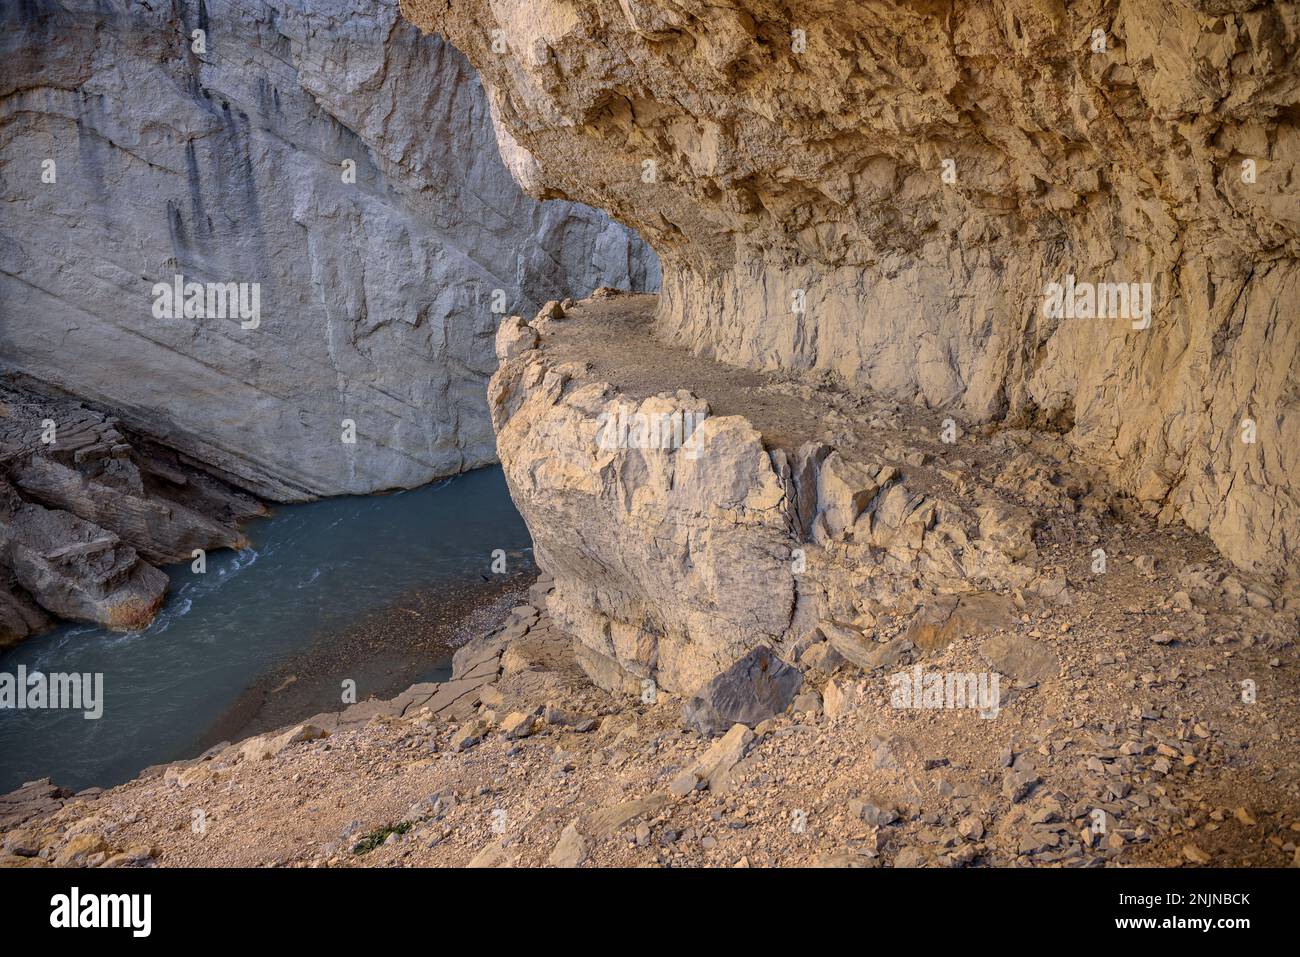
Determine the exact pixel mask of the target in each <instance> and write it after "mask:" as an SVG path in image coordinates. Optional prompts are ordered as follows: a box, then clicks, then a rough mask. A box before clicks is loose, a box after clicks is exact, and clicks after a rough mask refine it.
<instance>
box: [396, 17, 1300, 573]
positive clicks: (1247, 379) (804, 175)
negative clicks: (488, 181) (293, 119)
mask: <svg viewBox="0 0 1300 957" xmlns="http://www.w3.org/2000/svg"><path fill="white" fill-rule="evenodd" d="M403 10H404V12H405V14H406V15H407V16H408V17H409V18H411V19H412V20H413V21H414V22H415V23H416V24H418V25H419V26H420V27H422V28H423V29H425V30H426V31H429V32H436V33H439V34H441V35H443V36H445V37H447V38H448V39H449V40H450V41H451V42H452V43H454V44H455V45H456V46H457V48H458V49H460V50H462V51H464V52H465V54H466V55H467V57H468V58H469V60H470V61H471V62H472V63H473V64H474V65H475V66H476V67H477V68H478V70H479V71H480V73H481V75H482V77H483V79H484V82H485V84H486V85H487V87H488V91H489V96H490V97H491V99H492V103H493V110H492V115H493V118H494V120H495V121H496V122H497V123H498V124H499V125H500V126H501V127H503V128H504V129H503V131H502V133H501V137H502V139H503V140H506V141H508V142H509V143H510V147H511V148H510V152H511V155H512V157H513V159H512V161H511V168H512V170H516V171H520V172H521V173H522V177H521V182H523V183H524V184H525V185H526V186H527V188H528V189H529V190H530V191H531V192H533V194H534V195H537V196H544V197H562V198H568V199H572V200H577V201H580V202H584V203H589V204H592V205H596V206H599V207H601V208H604V209H608V210H610V211H611V212H612V213H614V214H615V215H616V216H618V218H619V219H621V220H622V221H624V222H627V223H628V224H630V225H632V226H634V227H636V228H637V229H638V230H639V231H640V233H641V235H642V236H644V237H646V239H647V240H648V241H650V243H651V244H652V245H653V246H654V247H655V249H656V251H657V252H658V253H659V255H660V257H661V262H662V265H663V270H664V280H663V295H662V296H661V298H660V302H659V306H658V311H657V315H656V319H655V326H654V329H655V332H656V334H657V335H658V336H660V337H661V338H663V339H665V340H667V341H670V342H674V343H679V344H682V345H685V346H688V347H689V348H690V349H691V350H693V352H694V353H695V354H697V355H700V356H707V357H713V358H716V359H720V360H723V361H725V362H728V363H734V364H738V365H742V366H748V367H751V368H754V369H762V370H792V371H795V372H807V373H816V374H818V375H822V374H830V376H831V377H832V379H834V380H836V381H841V382H844V383H846V384H848V385H849V386H860V387H865V388H868V389H872V390H876V391H878V392H880V393H884V394H886V395H888V396H891V397H894V398H895V399H898V400H902V401H905V402H908V403H916V404H918V405H921V406H925V407H929V408H932V409H941V410H950V411H951V413H952V414H953V415H954V416H956V417H957V418H959V419H961V420H962V421H963V423H964V424H965V425H967V426H969V425H971V424H983V423H990V422H1000V423H1003V424H1009V425H1024V426H1028V427H1031V428H1035V429H1045V430H1050V431H1052V432H1058V433H1061V434H1062V435H1063V437H1064V439H1065V440H1066V441H1067V442H1068V443H1069V444H1070V445H1071V446H1073V447H1074V448H1075V449H1077V450H1078V451H1079V452H1080V453H1082V455H1083V456H1084V457H1085V458H1086V459H1087V460H1089V461H1090V462H1092V463H1094V464H1096V465H1098V466H1100V467H1101V468H1102V469H1104V470H1105V472H1106V474H1107V475H1108V476H1109V477H1110V480H1111V481H1112V482H1114V483H1115V484H1116V485H1117V486H1118V487H1120V488H1121V489H1123V490H1124V491H1126V492H1127V493H1129V494H1130V495H1132V496H1133V497H1135V498H1136V499H1137V500H1138V501H1139V502H1140V503H1141V506H1142V507H1143V508H1144V509H1145V510H1146V512H1147V513H1148V514H1149V515H1151V516H1154V517H1158V518H1159V519H1160V520H1161V521H1163V522H1169V521H1175V520H1182V521H1184V522H1186V523H1187V524H1188V525H1189V526H1190V527H1191V528H1193V529H1195V530H1198V531H1204V532H1206V533H1208V534H1209V535H1210V537H1211V538H1212V539H1213V541H1214V542H1215V544H1216V545H1217V546H1218V548H1219V549H1221V551H1222V552H1223V553H1224V554H1225V555H1226V556H1228V557H1229V558H1231V559H1232V560H1233V561H1234V562H1236V563H1237V564H1238V565H1239V566H1241V567H1243V568H1245V569H1248V570H1251V571H1253V572H1258V573H1263V574H1266V575H1275V576H1284V575H1286V574H1287V573H1293V572H1294V570H1295V568H1296V567H1297V565H1298V564H1300V563H1298V561H1297V558H1298V555H1297V552H1298V551H1300V493H1297V484H1298V483H1297V479H1300V442H1297V437H1298V434H1300V308H1298V307H1297V305H1296V303H1297V301H1298V300H1300V266H1298V265H1297V262H1298V260H1297V257H1298V256H1300V195H1298V193H1297V183H1298V181H1300V131H1298V130H1297V118H1298V117H1300V109H1298V108H1300V13H1298V12H1297V7H1296V6H1295V5H1294V4H1288V3H1258V2H1251V0H1135V2H1128V0H1089V2H1078V3H1066V2H1060V0H1058V2H1042V0H1002V2H996V3H986V2H982V0H979V2H956V3H944V4H937V3H932V2H920V0H917V2H892V0H890V2H884V0H879V2H862V3H849V4H846V3H839V2H822V0H807V2H802V0H794V2H783V3H777V2H770V0H737V2H728V3H723V4H714V3H707V4H706V3H703V2H698V0H673V2H667V3H648V2H643V0H583V2H570V0H456V2H450V3H434V2H428V0H404V2H403ZM1071 277H1073V278H1071ZM1053 283H1056V284H1060V285H1061V286H1065V287H1066V288H1068V289H1070V290H1071V301H1070V302H1069V303H1064V304H1063V307H1062V308H1061V309H1053V308H1052V303H1051V302H1050V296H1051V295H1052V293H1053V287H1052V285H1051V284H1053ZM1106 284H1123V287H1122V288H1121V287H1119V286H1113V285H1112V286H1107V285H1106ZM1076 293H1077V295H1076ZM1121 295H1123V296H1124V300H1121V299H1120V296H1121ZM1090 296H1093V297H1095V296H1100V297H1101V298H1102V299H1103V300H1105V301H1106V302H1107V303H1108V304H1109V305H1110V309H1109V314H1105V313H1103V314H1102V315H1101V316H1100V317H1096V316H1097V313H1096V310H1095V299H1093V300H1091V302H1092V303H1093V305H1091V306H1090V300H1089V298H1088V297H1090ZM515 494H516V496H517V497H521V496H523V495H526V494H527V492H526V491H523V490H520V489H518V488H516V489H515ZM525 511H526V509H525ZM530 524H531V523H530ZM534 535H535V537H538V538H539V540H538V545H539V548H541V549H543V550H544V549H545V547H546V544H547V543H546V542H545V540H544V539H542V538H541V537H540V536H538V531H537V529H534ZM557 580H558V577H557ZM558 587H559V588H560V590H561V591H562V590H563V584H562V583H561V584H560V585H559V586H558Z"/></svg>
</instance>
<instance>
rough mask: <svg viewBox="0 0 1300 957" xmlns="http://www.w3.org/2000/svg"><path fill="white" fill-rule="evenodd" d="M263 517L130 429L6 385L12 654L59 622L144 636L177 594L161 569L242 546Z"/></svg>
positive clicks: (256, 507)
mask: <svg viewBox="0 0 1300 957" xmlns="http://www.w3.org/2000/svg"><path fill="white" fill-rule="evenodd" d="M262 514H265V508H264V507H263V506H262V504H261V503H260V502H258V501H257V500H256V499H254V498H251V497H250V496H247V495H244V494H243V493H240V492H236V491H234V490H233V489H231V488H229V487H227V486H226V485H225V484H224V483H222V482H220V481H218V480H216V479H214V478H212V477H211V476H210V475H208V474H206V473H205V472H203V471H200V470H199V469H197V468H195V467H193V466H192V465H191V464H189V463H187V462H186V461H184V459H183V458H182V457H180V456H178V455H177V454H176V453H174V452H171V451H169V450H166V449H163V448H162V447H160V446H158V445H156V444H154V443H152V442H149V441H147V440H142V439H141V438H139V437H138V436H135V435H133V434H132V433H131V432H130V431H129V430H128V429H127V428H126V427H125V426H123V425H122V423H121V422H120V421H119V420H118V419H116V418H114V417H112V416H109V415H106V414H105V413H102V412H99V411H96V410H95V409H92V408H88V407H86V406H85V405H83V404H82V403H81V402H79V401H77V400H75V399H72V398H68V397H65V396H59V395H53V394H50V393H48V392H44V391H37V389H36V388H35V385H34V384H32V383H22V382H19V381H17V380H16V379H15V378H13V377H8V378H6V379H5V380H4V381H3V382H0V647H5V646H7V645H9V644H13V643H15V642H17V641H20V640H22V639H23V638H25V637H27V636H28V635H31V634H35V633H37V632H39V631H42V630H44V629H45V628H47V627H49V626H50V625H51V624H52V622H51V619H50V617H49V615H54V616H57V617H59V618H71V619H75V620H78V621H89V622H95V623H97V624H101V625H104V626H106V627H108V628H115V629H135V628H143V627H144V626H145V625H147V624H148V623H149V622H150V621H151V620H152V618H153V616H154V614H155V613H156V612H157V611H158V609H159V608H160V607H161V605H162V602H163V597H164V594H165V592H166V590H167V576H166V575H165V574H163V573H162V572H161V571H159V570H158V569H157V568H156V567H154V566H155V565H161V564H170V563H175V562H182V561H186V562H188V561H191V560H193V558H194V555H195V550H199V549H201V550H203V551H205V552H206V551H208V550H210V549H217V548H239V547H241V546H242V545H243V542H244V539H243V536H242V535H241V534H240V532H239V524H240V523H241V522H244V521H246V520H248V519H250V518H253V517H255V516H258V515H262ZM47 612H48V613H49V614H48V615H47V614H46V613H47Z"/></svg>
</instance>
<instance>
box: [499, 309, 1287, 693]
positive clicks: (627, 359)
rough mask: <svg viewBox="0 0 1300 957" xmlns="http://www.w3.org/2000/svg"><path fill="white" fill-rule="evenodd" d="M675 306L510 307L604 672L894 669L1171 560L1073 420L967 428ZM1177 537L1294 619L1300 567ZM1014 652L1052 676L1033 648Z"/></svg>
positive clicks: (531, 446)
mask: <svg viewBox="0 0 1300 957" xmlns="http://www.w3.org/2000/svg"><path fill="white" fill-rule="evenodd" d="M654 309H655V301H654V297H653V296H617V295H615V296H597V297H593V298H592V299H591V300H587V301H585V302H582V303H578V304H574V305H573V306H572V307H571V308H569V309H568V310H566V311H565V312H564V313H563V315H560V316H545V317H542V318H539V319H536V320H534V321H533V322H532V323H531V324H525V323H523V322H522V321H521V320H518V319H514V320H510V321H507V322H505V323H503V324H502V326H501V331H500V333H499V334H498V339H497V350H498V355H499V356H500V357H501V359H502V364H501V367H500V369H498V371H497V373H496V374H495V375H494V376H493V378H492V381H491V384H490V386H489V403H490V407H491V411H492V415H493V422H494V425H495V427H496V429H497V435H498V447H499V449H500V456H501V463H502V466H503V468H504V469H505V474H506V478H507V480H508V481H509V483H510V489H511V494H512V495H513V496H514V498H515V502H516V504H517V505H518V506H519V510H520V512H521V513H522V514H523V516H524V518H525V520H526V521H527V522H528V527H529V529H530V530H531V532H532V535H533V539H534V542H535V544H536V549H537V561H538V564H539V565H540V566H541V567H542V568H544V569H546V570H547V571H548V572H549V573H550V574H551V575H553V576H554V592H553V593H552V594H551V595H550V597H549V599H548V609H549V611H550V613H551V615H552V616H553V617H554V619H555V620H556V622H557V623H558V624H559V625H560V626H561V627H562V628H563V630H565V631H566V632H568V633H570V634H572V635H574V637H575V638H576V639H577V641H578V643H579V645H580V647H579V649H578V659H579V661H580V663H581V664H582V666H583V668H584V669H585V670H586V671H587V673H588V674H589V675H590V676H591V677H592V678H593V680H594V681H596V683H597V684H599V685H601V686H602V687H604V688H606V689H610V690H615V691H619V692H623V693H630V694H639V693H642V692H643V689H644V685H643V683H644V682H647V681H649V682H652V683H653V686H654V687H662V688H665V689H668V690H669V691H671V692H673V693H676V694H690V693H693V692H695V691H696V690H697V689H700V688H702V687H703V686H705V685H706V683H709V682H710V681H711V680H712V679H714V676H715V675H718V674H719V673H721V672H724V671H725V670H726V669H728V668H729V667H731V666H732V664H733V663H734V662H736V661H737V660H738V659H740V658H742V657H743V656H745V655H746V654H747V653H749V652H750V651H751V650H753V649H755V648H756V647H758V646H760V645H768V646H770V647H771V648H773V649H774V650H775V652H776V654H777V655H779V657H780V658H781V659H783V660H784V661H787V662H791V663H797V664H798V665H799V667H800V669H801V670H803V671H804V672H805V674H807V673H809V672H810V671H811V672H819V671H821V672H827V673H829V672H830V671H833V670H834V669H835V667H836V666H837V665H838V663H840V662H843V661H849V662H852V663H853V664H854V665H855V666H856V667H858V668H861V669H865V670H873V669H877V668H882V667H889V666H892V665H895V664H897V663H898V662H900V661H902V660H905V657H906V656H907V655H910V654H913V653H915V654H931V653H935V652H937V651H940V650H942V649H943V648H944V647H945V646H946V645H948V644H949V643H950V642H952V641H953V640H955V639H957V638H961V637H964V636H970V635H974V634H989V633H994V632H997V631H998V630H1000V629H1005V628H1008V627H1010V626H1011V624H1012V623H1013V622H1014V621H1015V620H1017V619H1019V618H1020V616H1022V615H1025V614H1027V613H1028V614H1041V613H1045V611H1046V610H1049V609H1060V608H1068V607H1069V606H1071V605H1072V604H1073V603H1074V601H1075V592H1076V590H1077V589H1080V588H1087V589H1091V590H1095V589H1096V588H1097V587H1099V583H1101V582H1102V581H1104V580H1105V579H1106V576H1107V574H1108V572H1109V571H1110V570H1113V568H1114V567H1116V566H1120V565H1124V566H1127V567H1130V568H1131V567H1133V566H1134V565H1136V566H1138V568H1139V573H1141V569H1142V568H1145V567H1146V566H1147V565H1150V564H1151V563H1150V560H1149V558H1148V560H1147V561H1146V562H1145V563H1144V562H1143V561H1142V560H1141V559H1142V556H1141V555H1140V554H1139V553H1137V552H1136V551H1135V550H1136V549H1137V548H1139V547H1140V546H1139V544H1138V543H1139V542H1140V541H1141V540H1142V537H1144V536H1147V535H1150V534H1152V533H1154V532H1155V531H1156V530H1157V523H1156V521H1155V520H1154V519H1153V518H1151V517H1150V516H1147V515H1145V514H1144V510H1143V509H1142V508H1141V505H1140V503H1139V502H1138V501H1137V500H1136V499H1135V498H1133V497H1132V496H1128V495H1124V494H1122V493H1118V492H1116V491H1115V489H1114V488H1113V486H1111V484H1110V483H1109V482H1107V481H1106V480H1105V477H1104V476H1103V475H1101V474H1100V473H1098V471H1097V470H1096V469H1095V468H1094V467H1092V466H1091V465H1089V464H1088V463H1087V462H1086V461H1085V460H1083V456H1081V455H1080V454H1079V453H1078V451H1077V450H1074V449H1072V448H1071V447H1070V446H1069V445H1068V444H1067V443H1066V442H1064V441H1063V440H1062V439H1061V438H1060V437H1059V436H1057V435H1053V434H1051V433H1045V432H1041V431H1033V430H1027V429H996V428H991V427H990V428H985V429H982V430H979V431H971V432H963V433H961V434H958V435H950V436H946V435H945V431H944V427H943V424H942V421H941V418H940V415H939V414H938V413H935V412H933V411H929V410H919V409H916V408H915V407H913V406H910V405H906V404H903V403H899V402H897V401H895V400H892V399H889V398H887V397H883V396H879V395H876V394H874V393H860V392H854V391H851V390H843V389H841V388H837V387H835V386H834V385H831V384H828V383H825V382H811V383H810V382H804V381H801V379H800V378H798V377H792V376H790V375H788V374H770V373H758V372H752V371H749V370H745V369H741V368H737V367H734V366H729V365H725V364H723V363H719V362H716V361H713V360H709V359H703V358H700V357H696V356H692V355H691V354H690V353H689V352H688V351H686V350H685V349H683V348H682V347H679V346H672V345H669V344H665V343H662V342H660V341H657V340H655V339H653V338H652V337H649V336H648V335H647V333H646V328H647V327H648V326H649V325H650V324H651V315H652V313H653V311H654ZM675 386H681V387H678V388H674V387H675ZM705 397H707V399H706V398H705ZM950 440H951V441H950ZM1170 532H1171V534H1177V535H1181V536H1183V539H1182V540H1181V541H1180V543H1179V548H1180V549H1181V557H1182V559H1183V561H1184V562H1185V565H1182V566H1180V567H1178V568H1175V569H1172V570H1171V573H1172V574H1177V575H1179V576H1180V580H1183V579H1185V588H1186V589H1187V590H1188V591H1189V592H1191V591H1205V592H1206V593H1207V594H1211V593H1212V594H1214V595H1215V596H1217V597H1218V598H1221V599H1222V600H1224V601H1226V602H1227V603H1229V604H1230V605H1234V606H1238V607H1249V608H1254V609H1258V610H1260V611H1262V612H1263V613H1264V617H1266V618H1267V617H1269V616H1272V615H1273V614H1274V613H1276V617H1275V621H1276V623H1277V627H1278V628H1279V629H1280V630H1281V631H1282V632H1285V629H1286V628H1287V627H1289V624H1288V623H1290V622H1293V621H1294V618H1295V614H1296V612H1297V610H1300V593H1297V591H1296V583H1295V582H1294V581H1293V582H1291V583H1290V584H1289V585H1288V586H1287V587H1286V588H1279V587H1277V586H1275V585H1274V584H1273V583H1271V582H1270V581H1269V580H1268V576H1263V575H1258V574H1247V573H1234V574H1228V573H1227V572H1226V571H1225V570H1223V569H1221V568H1215V569H1213V570H1211V568H1210V566H1209V565H1207V564H1206V563H1207V562H1213V561H1216V560H1217V559H1218V556H1217V555H1216V554H1215V549H1214V546H1213V544H1212V543H1211V542H1210V541H1209V539H1208V538H1205V537H1203V536H1200V535H1193V534H1191V533H1188V532H1187V530H1186V529H1184V528H1182V527H1181V526H1175V528H1173V529H1171V530H1170ZM1220 561H1221V560H1220ZM1152 567H1154V566H1152ZM1026 620H1027V619H1026ZM997 655H998V656H999V658H1002V657H1005V658H1007V659H1015V660H1016V663H1015V664H1005V665H1004V666H1003V667H1002V668H1000V669H999V670H1002V671H1003V673H1006V674H1013V675H1016V676H1017V678H1023V679H1024V680H1037V679H1035V678H1034V677H1033V676H1034V675H1035V674H1036V673H1037V672H1038V670H1039V668H1040V663H1039V662H1037V661H1035V660H1034V658H1035V656H1034V655H1033V654H1031V653H1029V652H1027V651H1026V650H1025V649H1024V648H1022V647H1015V646H1009V647H1007V648H1004V649H999V650H998V651H997ZM1022 671H1023V674H1021V673H1020V672H1022ZM724 691H725V689H724ZM778 710H779V709H778Z"/></svg>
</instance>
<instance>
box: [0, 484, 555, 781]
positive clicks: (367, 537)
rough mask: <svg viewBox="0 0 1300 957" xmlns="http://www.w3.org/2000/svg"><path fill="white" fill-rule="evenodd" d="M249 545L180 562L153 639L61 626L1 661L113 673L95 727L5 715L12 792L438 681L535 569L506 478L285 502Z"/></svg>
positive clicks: (136, 765) (94, 777)
mask: <svg viewBox="0 0 1300 957" xmlns="http://www.w3.org/2000/svg"><path fill="white" fill-rule="evenodd" d="M246 534H247V535H248V538H249V543H248V547H246V548H244V549H241V550H239V551H226V552H216V553H213V554H211V555H209V556H208V560H207V567H206V569H205V571H204V572H202V573H197V572H195V571H194V570H193V569H192V568H191V567H190V565H188V564H185V565H179V566H171V567H168V568H167V569H166V574H167V576H168V577H169V586H170V587H169V591H168V597H167V601H166V604H165V605H164V607H163V608H162V610H161V612H160V613H159V615H158V617H157V618H156V619H155V621H154V622H152V623H151V624H150V625H149V626H148V627H147V628H144V629H142V630H140V631H136V632H127V633H117V632H112V631H108V630H106V629H102V628H98V627H95V626H91V625H65V626H62V627H60V628H58V629H55V630H54V631H52V632H49V633H47V634H44V635H39V636H36V637H33V638H29V639H27V640H26V641H24V642H23V643H22V644H21V645H19V646H18V647H16V648H14V649H11V650H10V651H8V652H5V653H4V654H2V655H0V672H8V673H15V672H16V669H17V668H18V667H19V666H24V667H26V669H27V671H28V672H29V673H31V672H36V671H40V672H42V673H70V672H75V673H80V674H90V675H96V674H99V675H102V676H103V688H104V711H103V715H102V717H100V718H99V719H97V720H90V721H88V720H85V719H84V718H83V717H82V715H81V713H80V712H77V711H71V710H55V709H45V710H25V711H11V710H7V709H6V710H0V793H2V792H4V791H7V790H10V789H12V788H14V787H17V786H18V785H20V784H21V783H22V782H24V781H28V780H32V779H35V778H43V777H50V778H52V779H53V780H55V781H56V782H58V783H59V784H60V785H63V786H65V787H68V788H71V789H73V790H81V789H83V788H87V787H94V786H100V787H106V786H111V785H114V784H119V783H122V782H123V781H127V780H129V779H130V778H132V777H134V776H135V775H136V774H138V773H139V772H140V770H141V769H142V768H144V767H147V766H149V765H155V764H161V763H165V762H168V761H174V760H178V759H185V758H192V757H193V756H195V755H197V754H199V753H200V752H201V751H203V750H204V749H205V748H206V747H208V746H210V745H211V744H213V743H215V742H218V741H221V740H232V739H235V738H238V737H242V736H246V735H248V734H251V733H255V732H258V731H261V730H265V729H266V728H267V727H274V726H277V725H279V724H283V723H288V722H291V721H294V720H297V719H300V718H302V717H305V716H307V715H310V714H315V713H317V712H322V711H330V710H338V709H339V708H342V707H344V705H345V702H344V700H343V697H342V694H343V689H344V685H343V683H344V682H349V683H350V684H349V686H348V687H349V689H350V690H352V691H353V692H354V694H355V700H357V701H364V700H366V699H369V698H374V697H386V696H391V695H393V694H396V693H398V692H399V691H401V690H402V689H404V688H406V687H407V686H409V685H410V684H412V683H415V682H417V681H422V680H430V679H436V678H439V677H442V676H444V675H445V671H446V669H448V668H449V667H450V663H451V657H452V654H453V652H454V651H455V649H456V647H457V646H458V645H459V644H460V643H462V642H463V641H464V639H465V635H466V634H467V633H469V632H471V631H476V630H482V629H483V628H484V627H491V625H492V624H494V621H493V620H492V616H493V614H496V615H501V614H503V613H504V612H503V608H502V607H501V606H502V603H504V605H505V606H506V607H508V605H509V604H510V603H511V599H510V598H509V597H508V596H509V595H510V594H512V593H515V592H517V591H518V589H519V588H520V587H522V585H521V584H520V583H521V581H522V579H521V578H520V576H531V575H532V574H535V572H534V571H533V566H532V558H531V541H530V539H529V536H528V530H527V528H526V527H525V526H524V524H523V522H522V520H521V519H520V518H519V515H518V513H517V512H516V511H515V509H514V505H513V503H512V502H511V500H510V497H509V494H508V491H507V489H506V486H505V482H504V480H503V478H502V476H501V473H500V470H499V469H497V468H489V469H481V470H476V471H474V472H469V473H466V474H464V475H462V476H458V477H456V478H454V479H449V480H444V481H441V482H438V483H435V484H433V485H428V486H425V487H423V488H420V489H414V490H411V491H406V492H400V493H394V494H390V495H382V496H365V497H345V498H336V499H326V500H322V501H319V502H313V503H308V504H303V505H285V506H279V507H277V508H276V510H275V512H274V513H273V514H272V515H271V516H270V517H268V518H266V519H264V520H259V521H256V522H253V523H251V524H250V525H249V526H247V528H246ZM496 553H499V554H500V555H501V556H502V558H503V560H504V562H505V565H504V569H503V570H502V569H501V566H500V564H499V563H498V562H496V561H495V560H494V554H496ZM494 565H496V569H494ZM499 572H500V573H499ZM494 607H495V608H497V611H496V612H493V611H492V609H493V608H494ZM485 616H486V617H485ZM474 623H477V624H474Z"/></svg>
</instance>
